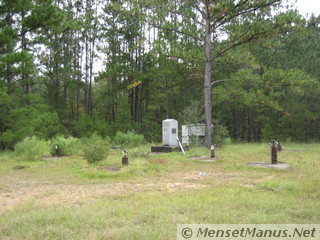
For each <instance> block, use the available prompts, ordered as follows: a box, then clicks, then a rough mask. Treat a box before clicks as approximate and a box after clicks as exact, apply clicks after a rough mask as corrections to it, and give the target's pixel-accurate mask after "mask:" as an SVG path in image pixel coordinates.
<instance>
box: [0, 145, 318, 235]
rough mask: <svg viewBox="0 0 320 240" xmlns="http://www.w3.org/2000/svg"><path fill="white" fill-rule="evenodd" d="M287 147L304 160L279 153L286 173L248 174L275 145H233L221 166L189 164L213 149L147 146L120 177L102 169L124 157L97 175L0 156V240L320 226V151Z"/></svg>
mask: <svg viewBox="0 0 320 240" xmlns="http://www.w3.org/2000/svg"><path fill="white" fill-rule="evenodd" d="M283 147H284V148H285V150H296V151H283V152H280V153H279V155H278V160H279V161H281V162H286V163H289V164H290V168H289V169H287V170H285V171H281V170H274V169H263V168H251V167H248V166H246V164H247V163H249V162H266V161H269V160H270V149H269V146H268V145H267V144H230V145H225V146H224V147H223V148H219V149H217V151H216V156H218V157H221V159H220V160H218V161H216V162H214V163H210V162H200V161H197V160H191V159H190V158H188V157H194V156H204V155H209V154H210V151H209V150H208V149H205V148H197V149H192V150H190V151H189V152H187V153H186V155H183V154H181V153H169V154H161V155H151V154H149V153H148V152H149V151H150V150H149V149H150V145H145V146H142V147H135V148H130V149H128V152H129V166H126V167H122V168H121V171H118V172H108V171H105V170H103V169H104V168H107V167H111V166H113V167H116V166H118V167H121V158H122V154H121V150H120V149H116V150H110V154H109V157H108V158H107V159H105V160H103V161H102V162H100V163H99V166H97V165H88V163H87V162H86V161H85V160H84V159H83V158H81V157H77V156H69V157H64V158H50V159H49V160H48V159H47V160H43V161H33V162H30V161H25V160H23V159H19V158H15V155H14V154H12V153H2V154H0V239H175V238H176V224H183V223H199V224H200V223H211V224H218V223H220V224H222V223H230V224H235V223H270V224H279V223H282V224H285V223H286V224H292V223H305V224H307V223H320V211H319V209H320V202H319V198H320V189H319V187H318V186H319V182H320V173H319V167H320V145H319V144H310V145H306V144H293V143H290V144H288V145H286V144H283ZM17 165H21V166H28V167H27V168H24V169H14V167H15V166H17ZM198 172H206V176H203V177H200V176H199V175H198ZM17 183H20V185H18V186H16V185H17ZM175 184H177V185H175ZM22 190H23V191H24V192H23V193H24V194H25V196H28V197H27V198H22V197H21V198H19V194H20V192H21V191H22ZM1 199H6V200H8V199H10V200H11V201H12V204H8V201H7V205H5V204H1Z"/></svg>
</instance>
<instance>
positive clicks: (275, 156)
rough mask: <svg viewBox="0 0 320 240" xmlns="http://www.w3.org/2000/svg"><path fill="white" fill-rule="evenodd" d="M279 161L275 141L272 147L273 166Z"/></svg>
mask: <svg viewBox="0 0 320 240" xmlns="http://www.w3.org/2000/svg"><path fill="white" fill-rule="evenodd" d="M277 163H278V159H277V146H276V141H273V143H272V145H271V164H277Z"/></svg>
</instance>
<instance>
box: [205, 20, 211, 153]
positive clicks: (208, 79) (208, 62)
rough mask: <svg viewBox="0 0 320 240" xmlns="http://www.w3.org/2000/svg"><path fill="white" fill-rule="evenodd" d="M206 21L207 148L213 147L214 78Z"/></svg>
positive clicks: (209, 32) (209, 34)
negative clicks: (212, 77)
mask: <svg viewBox="0 0 320 240" xmlns="http://www.w3.org/2000/svg"><path fill="white" fill-rule="evenodd" d="M207 16H208V18H207V19H206V29H205V30H206V35H205V42H204V45H205V72H204V111H205V126H206V133H205V139H204V144H205V146H206V147H210V146H211V145H212V103H211V76H212V58H211V45H212V42H211V34H212V30H211V24H210V19H209V14H207Z"/></svg>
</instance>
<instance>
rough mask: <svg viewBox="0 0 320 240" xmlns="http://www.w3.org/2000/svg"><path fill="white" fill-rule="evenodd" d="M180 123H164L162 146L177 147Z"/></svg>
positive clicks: (164, 121) (173, 120) (169, 121)
mask: <svg viewBox="0 0 320 240" xmlns="http://www.w3.org/2000/svg"><path fill="white" fill-rule="evenodd" d="M177 137H178V121H177V120H175V119H166V120H163V121H162V144H163V145H166V146H177V145H178V141H177Z"/></svg>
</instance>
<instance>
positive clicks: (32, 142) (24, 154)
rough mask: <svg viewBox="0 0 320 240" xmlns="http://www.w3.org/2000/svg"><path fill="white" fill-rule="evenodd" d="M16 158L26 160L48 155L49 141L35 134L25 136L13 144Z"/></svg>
mask: <svg viewBox="0 0 320 240" xmlns="http://www.w3.org/2000/svg"><path fill="white" fill-rule="evenodd" d="M14 149H15V154H16V156H17V157H18V158H20V159H23V160H28V161H35V160H40V159H41V157H42V156H45V155H49V153H50V150H49V149H50V145H49V142H47V141H45V140H43V139H41V138H38V137H36V136H32V137H26V138H24V139H23V140H22V141H21V142H19V143H17V144H16V145H15V146H14Z"/></svg>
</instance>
